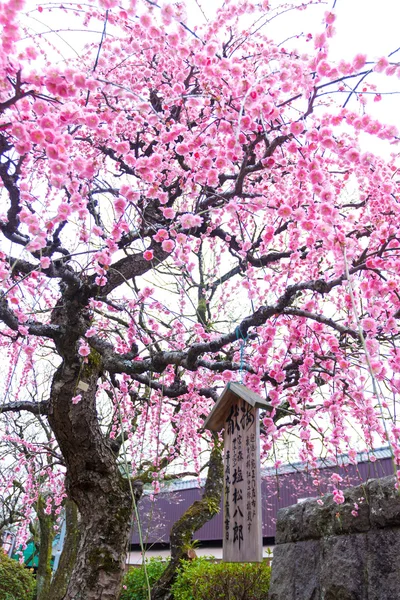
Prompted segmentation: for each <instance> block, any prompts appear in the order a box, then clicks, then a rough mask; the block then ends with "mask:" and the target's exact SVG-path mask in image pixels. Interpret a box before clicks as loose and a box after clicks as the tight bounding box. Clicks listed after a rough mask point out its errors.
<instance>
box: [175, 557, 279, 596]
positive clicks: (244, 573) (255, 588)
mask: <svg viewBox="0 0 400 600" xmlns="http://www.w3.org/2000/svg"><path fill="white" fill-rule="evenodd" d="M270 576H271V567H270V566H268V564H267V563H266V562H264V563H216V562H211V561H210V560H207V559H205V558H197V559H196V560H194V561H192V562H186V561H185V562H182V566H181V567H180V568H179V571H178V577H177V579H176V581H175V583H174V584H173V586H172V592H173V597H174V600H226V599H228V598H229V600H265V598H267V596H268V589H269V581H270Z"/></svg>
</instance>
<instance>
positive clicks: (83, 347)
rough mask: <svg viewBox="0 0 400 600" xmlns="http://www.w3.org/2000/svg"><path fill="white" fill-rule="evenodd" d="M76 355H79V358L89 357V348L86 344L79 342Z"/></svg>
mask: <svg viewBox="0 0 400 600" xmlns="http://www.w3.org/2000/svg"><path fill="white" fill-rule="evenodd" d="M78 354H80V356H89V354H90V348H89V346H88V345H87V343H86V342H85V341H83V340H81V343H80V346H79V349H78Z"/></svg>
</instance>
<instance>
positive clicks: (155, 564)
mask: <svg viewBox="0 0 400 600" xmlns="http://www.w3.org/2000/svg"><path fill="white" fill-rule="evenodd" d="M167 564H168V563H166V562H165V561H163V560H162V559H161V557H156V558H151V559H150V560H148V561H146V571H147V577H148V578H149V584H150V587H151V586H152V585H154V583H155V582H156V581H157V579H158V578H159V577H161V575H162V573H163V571H164V570H165V568H166V567H167ZM148 598H149V593H148V587H147V581H146V575H145V571H144V567H143V566H141V567H133V568H132V569H130V570H129V571H128V572H127V573H126V575H125V576H124V580H123V584H122V593H121V596H120V600H148Z"/></svg>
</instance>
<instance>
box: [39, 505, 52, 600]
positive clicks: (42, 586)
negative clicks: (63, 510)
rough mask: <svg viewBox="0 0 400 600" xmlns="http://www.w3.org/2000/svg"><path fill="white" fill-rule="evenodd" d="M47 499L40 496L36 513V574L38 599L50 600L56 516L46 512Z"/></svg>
mask: <svg viewBox="0 0 400 600" xmlns="http://www.w3.org/2000/svg"><path fill="white" fill-rule="evenodd" d="M45 508H46V498H45V497H44V496H43V495H42V494H39V497H38V501H37V504H36V513H37V516H38V520H39V561H38V569H37V573H36V582H37V586H36V590H37V591H36V599H37V600H48V599H49V597H50V596H49V590H50V582H51V555H52V549H53V540H54V515H53V514H52V513H50V514H47V513H46V512H45Z"/></svg>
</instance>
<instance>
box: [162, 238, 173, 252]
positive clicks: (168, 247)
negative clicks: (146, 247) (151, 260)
mask: <svg viewBox="0 0 400 600" xmlns="http://www.w3.org/2000/svg"><path fill="white" fill-rule="evenodd" d="M161 248H162V249H163V250H164V252H172V250H173V249H174V248H175V242H174V241H173V240H164V241H163V243H162V244H161Z"/></svg>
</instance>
